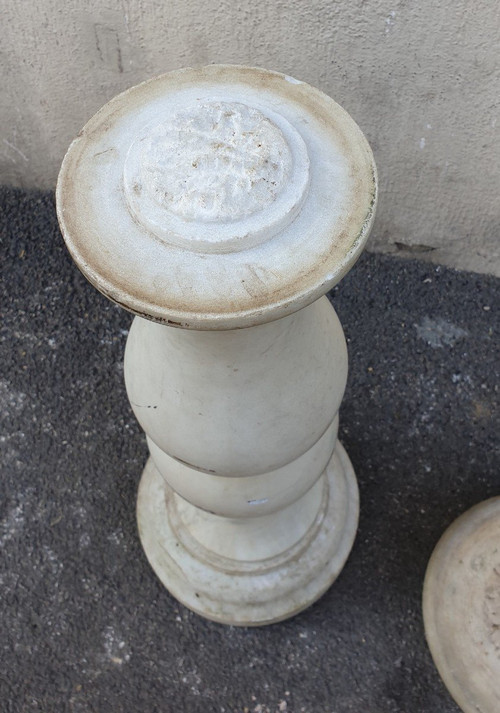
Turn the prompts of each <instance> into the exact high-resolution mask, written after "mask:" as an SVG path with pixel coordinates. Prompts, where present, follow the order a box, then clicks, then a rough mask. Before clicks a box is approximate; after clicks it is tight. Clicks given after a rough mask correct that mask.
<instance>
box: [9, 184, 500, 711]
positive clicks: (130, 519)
mask: <svg viewBox="0 0 500 713" xmlns="http://www.w3.org/2000/svg"><path fill="white" fill-rule="evenodd" d="M0 230H1V236H2V246H3V247H2V255H3V261H4V263H5V270H4V280H3V283H2V307H3V319H2V325H1V344H0V350H1V351H0V365H1V369H2V374H1V381H0V414H1V419H2V433H1V454H2V455H1V463H2V478H1V480H0V489H1V502H0V542H1V554H2V556H1V563H0V573H1V583H2V589H1V591H2V594H1V602H0V607H1V621H2V627H1V652H2V658H1V662H0V663H1V667H0V699H1V700H2V710H5V711H6V712H8V713H11V712H15V713H18V712H21V711H22V712H23V713H28V712H29V713H31V712H35V711H36V712H43V713H53V712H54V713H65V712H66V711H68V712H74V713H90V712H92V713H94V712H95V713H108V712H109V713H120V712H121V711H123V712H127V713H131V712H134V713H152V712H153V713H155V712H157V711H158V712H160V713H170V712H172V713H177V712H179V711H186V712H187V713H212V712H214V713H226V712H227V713H233V712H237V713H243V712H247V713H248V712H250V713H254V712H255V713H276V712H277V711H287V712H288V713H348V712H351V711H352V712H354V713H365V712H366V713H456V712H457V711H458V708H457V707H456V705H455V704H454V703H453V701H452V700H451V698H450V697H449V695H448V693H447V691H446V689H445V688H444V686H443V685H442V683H441V681H440V679H439V677H438V674H437V673H436V671H435V669H434V666H433V664H432V660H431V657H430V654H429V652H428V650H427V647H426V644H425V639H424V633H423V626H422V618H421V590H422V582H423V578H424V573H425V568H426V564H427V561H428V559H429V556H430V554H431V552H432V550H433V547H434V545H435V544H436V542H437V540H438V539H439V537H440V535H441V534H442V532H443V531H444V529H445V528H446V527H447V526H448V525H449V524H450V523H451V522H452V520H454V519H455V517H457V515H459V513H461V512H463V511H464V510H465V509H467V508H468V507H470V506H471V505H473V504H474V503H477V502H479V501H481V500H483V499H485V498H488V497H490V496H493V495H495V494H498V493H499V492H500V468H499V461H500V454H499V450H498V426H499V404H498V384H499V382H500V378H499V377H500V375H499V366H500V365H499V361H500V360H499V349H498V331H499V326H500V325H499V317H498V306H499V304H500V300H499V297H500V281H499V280H495V279H494V278H488V277H485V276H479V275H475V274H468V273H459V272H455V271H453V270H449V269H445V268H442V267H439V266H438V267H436V266H434V265H430V264H427V263H422V262H417V261H402V260H399V259H397V258H393V257H386V256H380V255H370V254H365V255H364V256H363V257H362V259H361V260H360V261H359V263H358V264H357V266H356V267H355V268H354V269H353V270H352V271H351V273H350V274H349V275H348V276H347V277H346V278H345V279H344V280H343V282H342V283H341V284H340V285H339V286H338V287H337V288H335V290H333V292H332V294H331V298H332V300H333V303H334V305H335V308H336V309H337V311H338V314H339V316H340V319H341V321H342V323H343V325H344V328H345V332H346V336H347V339H348V346H349V354H350V375H349V382H348V387H347V392H346V396H345V399H344V403H343V407H342V411H341V439H342V441H343V443H344V445H345V446H346V448H347V450H348V453H349V455H350V457H351V460H352V462H353V464H354V466H355V469H356V473H357V476H358V480H359V487H360V493H361V517H360V525H359V532H358V536H357V539H356V542H355V545H354V549H353V551H352V554H351V556H350V558H349V560H348V563H347V565H346V567H345V569H344V570H343V572H342V574H341V576H340V577H339V579H338V580H337V582H336V583H335V584H334V585H333V587H332V588H331V589H330V590H329V591H328V593H327V594H326V595H325V596H324V597H323V598H322V599H321V600H320V601H319V602H318V603H316V604H315V605H314V606H313V607H311V608H310V609H309V610H307V611H305V612H304V613H302V614H301V615H299V616H297V617H295V618H294V619H290V620H288V621H286V622H284V623H281V624H276V625H273V626H270V627H266V628H261V629H238V628H232V627H224V626H221V625H218V624H213V623H210V622H208V621H204V620H203V619H201V618H199V617H198V616H196V615H194V614H192V613H190V612H189V611H187V610H186V609H185V608H184V607H182V606H181V605H180V604H178V603H177V602H176V601H175V600H174V599H173V598H172V597H171V596H170V595H169V594H168V592H167V591H166V590H165V589H163V587H162V586H161V585H160V583H159V581H158V580H157V579H156V577H155V575H154V573H153V571H152V570H151V568H150V566H149V565H148V563H147V561H146V558H145V556H144V554H143V552H142V550H141V546H140V543H139V539H138V535H137V531H136V525H135V498H136V490H137V485H138V481H139V478H140V474H141V469H142V467H143V464H144V463H145V460H146V453H147V451H146V445H145V439H144V436H143V434H142V433H141V431H140V429H139V427H138V426H137V424H136V422H135V420H134V417H133V415H132V413H131V410H130V408H129V406H128V402H127V398H126V395H125V388H124V385H123V380H122V360H123V350H124V345H125V340H126V336H127V332H128V328H129V326H130V322H131V319H132V318H131V315H129V314H128V313H126V312H125V311H123V310H122V309H119V308H117V307H116V306H114V305H113V304H111V303H110V302H108V300H106V299H105V298H104V297H102V296H101V295H100V294H98V293H97V292H96V291H95V290H94V289H93V288H92V287H91V286H90V285H88V284H87V283H86V281H85V279H84V278H83V277H82V276H81V275H80V273H79V272H78V270H77V269H76V267H75V266H74V265H73V264H72V262H71V260H70V258H69V256H68V255H67V253H66V250H65V247H64V245H63V242H62V239H61V237H60V234H59V231H58V228H57V222H56V218H55V210H54V200H53V196H52V195H51V194H47V193H28V192H23V191H21V190H17V189H16V190H14V189H8V188H4V189H1V190H0ZM291 388H292V385H291Z"/></svg>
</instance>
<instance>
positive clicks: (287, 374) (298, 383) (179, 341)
mask: <svg viewBox="0 0 500 713" xmlns="http://www.w3.org/2000/svg"><path fill="white" fill-rule="evenodd" d="M57 196H58V213H59V219H60V223H61V227H62V229H63V233H64V236H65V239H66V242H67V245H68V247H69V249H70V251H71V253H72V255H73V257H74V259H75V260H76V262H77V263H78V265H79V267H80V268H81V269H82V271H83V272H84V273H85V274H86V276H87V277H88V278H89V280H90V281H91V282H92V283H93V284H94V285H95V286H96V287H97V288H98V289H99V290H101V291H102V292H103V293H104V294H106V295H107V296H108V297H109V298H110V299H113V300H115V301H116V302H118V303H120V304H121V305H123V306H124V307H126V308H128V309H130V310H131V311H132V312H134V313H135V314H136V315H138V316H136V318H135V320H134V322H133V325H132V328H131V330H130V334H129V338H128V341H127V348H126V354H125V381H126V386H127V392H128V396H129V399H130V403H131V405H132V408H133V410H134V413H135V414H136V416H137V419H138V420H139V422H140V424H141V426H142V427H143V429H144V431H145V432H146V436H147V440H148V446H149V450H150V454H151V455H150V458H149V460H148V463H147V464H146V467H145V470H144V473H143V476H142V479H141V484H140V488H139V497H138V506H137V512H138V523H139V533H140V536H141V540H142V543H143V546H144V549H145V552H146V554H147V556H148V558H149V561H150V562H151V564H152V566H153V568H154V570H155V571H156V573H157V574H158V576H159V577H160V579H161V580H162V582H163V583H164V584H165V586H166V587H167V588H168V589H169V590H170V592H171V593H172V594H173V595H174V596H175V597H177V598H178V599H179V600H180V601H181V602H183V603H184V604H186V605H187V606H188V607H190V608H191V609H193V610H194V611H196V612H198V613H200V614H202V615H204V616H206V617H208V618H211V619H214V620H216V621H220V622H224V623H229V624H238V625H257V624H264V623H270V622H273V621H278V620H280V619H283V618H286V617H288V616H291V615H293V614H295V613H296V612H298V611H300V610H301V609H303V608H304V607H306V606H308V605H309V604H311V603H312V602H313V601H314V600H315V599H317V598H318V597H319V596H320V595H321V594H322V593H323V592H324V591H325V590H326V589H327V588H328V587H329V586H330V584H331V583H332V582H333V581H334V579H335V578H336V576H337V575H338V573H339V571H340V570H341V568H342V566H343V564H344V562H345V560H346V558H347V556H348V553H349V551H350V548H351V546H352V542H353V539H354V536H355V532H356V527H357V519H358V494H357V486H356V479H355V476H354V472H353V470H352V466H351V464H350V462H349V459H348V457H347V455H346V453H345V451H344V450H343V448H342V446H341V445H340V443H339V442H338V441H337V430H338V411H339V407H340V403H341V400H342V395H343V392H344V388H345V384H346V378H347V351H346V345H345V340H344V335H343V332H342V327H341V326H340V323H339V321H338V318H337V316H336V314H335V311H334V310H333V308H332V307H331V305H330V303H329V302H328V300H327V299H326V297H323V296H322V295H324V294H325V293H326V292H327V291H328V290H329V289H330V288H331V287H332V286H333V285H334V284H335V283H336V282H337V281H338V280H339V279H341V277H342V276H343V275H344V274H345V272H346V271H347V270H348V269H349V268H350V266H351V265H352V264H353V262H354V261H355V259H356V258H357V256H358V255H359V253H360V251H361V249H362V247H363V245H364V242H365V241H366V238H367V236H368V232H369V229H370V226H371V222H372V219H373V214H374V208H375V202H376V176H375V167H374V163H373V157H372V155H371V152H370V149H369V147H368V144H367V143H366V140H365V139H364V137H363V135H362V134H361V132H360V130H359V129H358V127H357V126H356V124H355V123H354V122H353V121H352V119H351V118H350V117H349V116H348V115H347V114H346V113H345V112H344V111H343V110H342V109H341V108H340V107H339V106H338V105H337V104H335V102H333V101H332V100H331V99H329V98H328V97H326V96H325V95H324V94H321V93H320V92H318V91H317V90H315V89H313V88H312V87H309V86H308V85H306V84H303V83H301V82H298V81H296V80H293V79H291V78H290V77H286V76H284V75H280V74H276V73H273V72H267V71H264V70H259V69H249V68H244V67H230V66H220V67H217V66H210V67H205V68H201V69H196V70H183V71H180V72H174V73H171V74H168V75H164V76H163V77H158V78H157V79H154V80H151V81H150V82H146V83H144V84H142V85H139V86H138V87H135V88H133V89H131V90H129V91H128V92H125V93H124V94H122V95H120V96H119V97H117V98H116V99H114V100H113V101H112V102H110V104H108V105H106V107H104V108H103V109H102V110H101V112H99V113H98V114H97V115H96V116H95V117H94V118H93V119H92V120H91V121H90V122H89V124H87V126H86V127H85V129H84V130H83V132H82V134H81V136H80V137H79V138H78V139H76V140H75V142H74V143H73V144H72V146H71V148H70V150H69V152H68V154H67V156H66V158H65V161H64V163H63V167H62V169H61V174H60V179H59V184H58V192H57Z"/></svg>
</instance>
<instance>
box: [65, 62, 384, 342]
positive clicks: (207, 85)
mask: <svg viewBox="0 0 500 713" xmlns="http://www.w3.org/2000/svg"><path fill="white" fill-rule="evenodd" d="M375 203H376V172H375V165H374V162H373V156H372V154H371V151H370V148H369V146H368V144H367V142H366V139H365V138H364V136H363V134H362V133H361V131H360V130H359V128H358V127H357V125H356V124H355V123H354V121H353V120H352V119H351V118H350V117H349V115H348V114H347V113H346V112H345V111H344V110H343V109H341V107H339V106H338V104H336V103H335V102H334V101H333V100H332V99H330V98H329V97H327V96H326V95H325V94H323V93H321V92H320V91H318V90H316V89H314V88H313V87H311V86H309V85H307V84H305V83H303V82H299V81H297V80H295V79H292V78H291V77H287V76H285V75H282V74H278V73H275V72H269V71H266V70H262V69H254V68H247V67H237V66H227V65H221V66H214V65H211V66H208V67H202V68H198V69H184V70H180V71H176V72H170V73H169V74H165V75H163V76H160V77H157V78H155V79H152V80H150V81H148V82H144V83H143V84H140V85H139V86H137V87H134V88H132V89H129V90H128V91H126V92H124V93H123V94H120V95H119V96H117V97H115V98H114V99H113V100H112V101H110V102H109V103H108V104H106V106H104V107H103V109H101V111H99V112H98V113H97V114H96V115H95V116H94V117H93V118H92V119H91V120H90V121H89V122H88V123H87V125H86V126H85V127H84V129H83V130H82V131H81V132H80V134H79V135H78V137H77V138H76V139H75V141H73V143H72V144H71V146H70V148H69V150H68V152H67V154H66V157H65V159H64V162H63V166H62V168H61V172H60V175H59V181H58V186H57V209H58V216H59V222H60V225H61V228H62V231H63V235H64V238H65V241H66V243H67V245H68V248H69V250H70V252H71V254H72V256H73V258H74V259H75V261H76V263H77V264H78V266H79V267H80V269H81V270H82V272H83V273H84V274H85V276H86V277H87V278H88V279H89V280H90V281H91V282H92V283H93V284H94V286H95V287H97V288H98V289H99V290H100V291H101V292H103V293H104V294H105V295H107V296H108V297H109V298H111V299H112V300H114V301H115V302H117V303H119V304H121V305H122V306H123V307H125V308H127V309H129V310H131V311H132V312H135V313H136V314H140V315H142V316H144V317H146V318H148V319H153V320H156V321H160V322H164V323H167V324H171V325H174V326H180V327H190V328H194V329H231V328H236V327H246V326H252V325H254V324H258V323H261V322H266V321H270V320H273V319H277V318H279V317H282V316H284V315H286V314H289V313H291V312H294V311H296V310H298V309H300V308H301V307H304V306H306V305H307V304H309V303H310V302H312V301H314V300H315V299H317V298H318V297H320V296H321V295H322V294H324V293H325V292H326V291H327V290H328V289H330V288H331V287H332V286H333V285H334V284H335V283H336V282H337V281H338V280H340V279H341V277H342V276H343V275H344V274H345V272H347V270H348V269H349V268H350V266H351V265H352V264H353V262H354V261H355V260H356V258H357V257H358V255H359V253H360V252H361V250H362V248H363V245H364V243H365V242H366V239H367V237H368V233H369V230H370V227H371V223H372V220H373V215H374V210H375Z"/></svg>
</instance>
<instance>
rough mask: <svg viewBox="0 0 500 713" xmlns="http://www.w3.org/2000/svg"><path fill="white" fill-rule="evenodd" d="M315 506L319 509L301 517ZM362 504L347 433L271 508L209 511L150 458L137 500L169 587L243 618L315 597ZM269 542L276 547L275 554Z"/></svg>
mask: <svg viewBox="0 0 500 713" xmlns="http://www.w3.org/2000/svg"><path fill="white" fill-rule="evenodd" d="M312 508H313V509H312ZM307 511H311V512H312V513H313V518H312V519H311V521H310V522H307V520H304V519H303V518H302V522H301V517H300V514H301V513H303V512H307ZM358 512H359V498H358V488H357V483H356V477H355V474H354V470H353V468H352V465H351V462H350V460H349V458H348V456H347V454H346V452H345V450H344V448H343V447H342V445H341V444H340V443H338V442H337V445H336V448H335V451H334V454H333V456H332V458H331V459H330V462H329V464H328V466H327V468H326V470H325V472H324V473H323V475H322V476H321V477H320V479H319V480H318V482H317V483H316V484H315V485H314V486H313V487H312V488H311V489H310V490H309V491H308V492H307V493H306V494H305V495H304V496H303V497H302V498H300V499H299V500H298V501H297V502H295V503H292V505H290V506H288V507H287V508H284V509H282V510H280V511H277V512H275V513H271V514H269V515H264V516H261V517H255V518H239V519H237V520H236V519H231V518H225V517H220V516H218V515H213V514H211V513H207V512H204V511H202V510H200V509H199V508H196V507H194V506H193V505H190V504H189V503H187V502H186V501H185V500H183V499H182V498H180V497H179V496H178V495H176V494H175V493H174V491H173V490H172V489H171V488H170V487H169V486H168V485H167V484H166V483H165V481H164V480H163V479H162V477H161V476H160V474H159V473H158V471H157V469H156V467H155V465H154V463H153V461H152V459H151V458H150V459H149V460H148V462H147V464H146V467H145V469H144V472H143V474H142V478H141V483H140V486H139V495H138V502H137V519H138V526H139V534H140V537H141V541H142V545H143V547H144V550H145V552H146V555H147V557H148V560H149V562H150V564H151V566H152V567H153V569H154V570H155V572H156V574H157V575H158V577H159V578H160V580H161V581H162V583H163V584H164V585H165V587H166V588H167V589H168V590H169V591H170V592H171V594H172V595H173V596H174V597H176V599H178V600H179V601H180V602H182V603H183V604H185V605H186V606H187V607H189V609H192V610H193V611H194V612H196V613H197V614H200V615H201V616H204V617H206V618H208V619H212V620H213V621H217V622H221V623H224V624H233V625H236V626H257V625H262V624H271V623H273V622H277V621H280V620H282V619H286V618H288V617H291V616H293V615H294V614H297V613H298V612H300V611H301V610H302V609H305V608H306V607H308V606H309V605H310V604H312V603H313V602H314V601H316V600H317V599H318V598H319V597H320V596H321V595H322V594H323V593H324V592H325V591H326V590H327V589H328V588H329V587H330V585H331V584H332V583H333V582H334V580H335V579H336V578H337V576H338V574H339V573H340V571H341V569H342V567H343V565H344V563H345V561H346V559H347V557H348V555H349V552H350V550H351V547H352V544H353V541H354V537H355V534H356V529H357V524H358ZM304 522H305V523H306V525H307V528H306V529H305V531H301V527H303V525H304ZM294 533H296V534H297V537H295V538H294ZM285 543H286V544H285ZM283 544H285V547H284V548H283ZM269 548H271V550H272V549H273V548H274V549H275V552H274V553H273V554H272V555H271V556H266V550H269ZM217 550H218V551H217ZM224 552H231V553H233V556H232V557H228V556H225V554H223V553H224Z"/></svg>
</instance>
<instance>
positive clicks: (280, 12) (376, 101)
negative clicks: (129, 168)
mask: <svg viewBox="0 0 500 713" xmlns="http://www.w3.org/2000/svg"><path fill="white" fill-rule="evenodd" d="M1 16H2V48H1V60H0V62H1V67H0V68H1V72H2V78H3V87H2V100H1V104H0V127H1V129H0V130H1V133H2V138H1V142H0V147H1V150H0V181H1V182H3V183H7V184H11V185H18V186H24V187H40V188H53V187H54V186H55V182H56V178H57V173H58V170H59V167H60V164H61V160H62V157H63V155H64V152H65V150H66V149H67V147H68V144H69V143H70V141H71V140H72V139H73V137H74V136H75V135H76V133H77V132H78V131H79V130H80V128H81V127H82V125H83V124H84V123H85V122H86V121H87V119H89V118H90V117H91V116H92V115H93V114H94V113H95V112H96V111H97V110H98V109H99V108H100V107H101V106H102V105H103V104H105V103H106V102H107V101H108V100H109V99H111V98H112V97H113V96H115V95H116V94H117V93H118V92H120V91H121V90H124V89H127V88H128V87H130V86H132V85H134V84H137V83H138V82H140V81H142V80H143V79H147V78H149V77H151V76H153V75H157V74H160V73H162V72H165V71H169V70H172V69H176V68H179V67H182V66H193V65H199V64H211V63H234V64H247V65H254V66H261V67H267V68H269V69H274V70H277V71H280V72H284V73H286V74H289V75H292V76H294V77H297V78H299V79H302V80H304V81H306V82H309V83H310V84H313V85H315V86H317V87H318V88H320V89H322V90H323V91H324V92H326V93H327V94H329V95H330V96H332V97H333V98H334V99H335V100H336V101H337V102H339V103H340V104H341V105H342V106H343V107H345V108H346V109H347V110H348V111H349V113H350V114H351V115H352V116H353V117H354V118H355V119H356V121H357V122H358V124H359V125H360V126H361V128H362V130H363V131H364V133H365V134H366V136H367V137H368V139H369V141H370V143H371V146H372V147H373V149H374V153H375V159H376V162H377V165H378V168H379V173H380V189H381V190H380V200H379V210H378V216H377V221H376V224H375V227H374V230H373V233H372V238H371V240H370V244H369V246H368V247H369V249H371V250H382V251H386V252H394V253H397V254H400V255H403V256H409V255H411V256H418V257H422V258H424V259H429V260H432V261H435V262H440V263H445V264H448V265H452V266H455V267H458V268H463V269H470V270H476V271H479V272H486V273H492V274H497V275H500V248H499V232H500V231H499V222H500V221H499V207H498V205H499V201H498V193H499V184H500V181H499V166H500V148H499V147H500V142H499V141H498V137H497V127H496V122H497V118H498V97H499V95H500V85H499V73H498V55H499V51H498V50H499V40H500V34H499V27H500V4H499V3H496V2H493V1H492V0H475V1H474V2H472V0H455V1H452V0H446V1H445V2H441V3H436V2H434V1H433V0H432V1H431V0H422V1H421V2H418V3H417V2H408V1H405V0H402V1H401V0H400V1H399V2H398V0H338V1H335V0H328V1H326V0H321V1H320V0H289V2H283V1H282V0H276V1H275V2H269V1H268V0H256V1H254V2H248V0H241V2H233V0H203V2H201V1H200V0H190V2H186V1H185V0H169V2H164V1H163V0H161V1H160V0H135V1H131V0H107V2H106V4H105V5H104V4H103V3H101V2H98V1H97V0H87V2H85V3H81V2H77V1H76V0H65V1H64V2H63V1H62V0H30V1H29V2H28V1H27V0H16V2H14V0H3V3H2V9H1Z"/></svg>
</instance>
